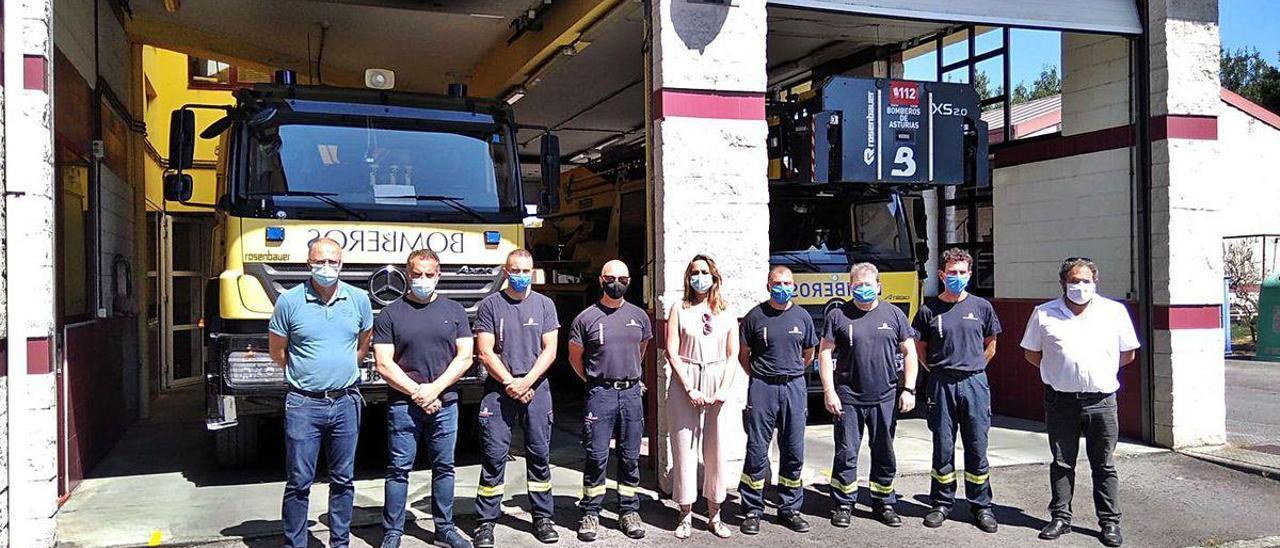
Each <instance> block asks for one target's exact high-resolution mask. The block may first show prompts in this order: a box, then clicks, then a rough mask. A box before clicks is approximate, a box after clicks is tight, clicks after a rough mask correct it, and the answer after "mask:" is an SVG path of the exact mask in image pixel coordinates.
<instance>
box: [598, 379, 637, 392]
mask: <svg viewBox="0 0 1280 548" xmlns="http://www.w3.org/2000/svg"><path fill="white" fill-rule="evenodd" d="M637 384H640V379H591V385H592V386H605V387H608V388H612V389H614V390H626V389H628V388H631V387H633V386H635V385H637Z"/></svg>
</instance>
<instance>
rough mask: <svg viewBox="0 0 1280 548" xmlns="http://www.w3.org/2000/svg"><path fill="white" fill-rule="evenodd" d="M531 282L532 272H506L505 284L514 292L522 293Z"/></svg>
mask: <svg viewBox="0 0 1280 548" xmlns="http://www.w3.org/2000/svg"><path fill="white" fill-rule="evenodd" d="M532 283H533V275H532V274H507V285H509V286H511V290H512V291H515V292H516V293H524V292H525V290H527V289H529V285H530V284H532Z"/></svg>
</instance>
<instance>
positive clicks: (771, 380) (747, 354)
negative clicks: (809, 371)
mask: <svg viewBox="0 0 1280 548" xmlns="http://www.w3.org/2000/svg"><path fill="white" fill-rule="evenodd" d="M768 289H769V300H768V301H766V302H763V303H760V305H759V306H756V307H755V308H753V309H751V311H750V312H748V313H747V315H746V317H745V318H743V320H742V329H741V333H742V335H741V338H742V348H743V349H744V351H743V352H742V353H740V354H739V359H740V360H741V361H742V367H743V369H745V370H746V372H747V374H748V375H750V377H751V383H750V388H749V389H748V392H747V408H746V413H745V415H746V416H745V417H744V422H745V424H746V427H747V455H746V461H745V462H744V464H743V468H742V482H741V483H740V484H739V485H738V492H739V494H741V496H742V510H743V514H744V515H745V516H746V517H745V519H743V521H742V527H741V529H742V532H743V533H744V534H748V535H755V534H758V533H759V532H760V517H761V515H762V514H763V513H764V483H765V479H766V478H765V476H766V475H767V474H768V468H769V444H770V442H772V441H773V431H774V428H775V427H776V428H777V430H778V447H779V449H780V453H781V456H780V459H779V467H778V494H779V496H780V498H781V504H779V506H778V522H779V523H781V524H782V525H783V526H785V527H787V528H788V529H791V530H792V531H795V532H797V533H806V532H808V531H809V523H808V522H806V521H805V520H804V518H802V517H800V506H801V504H803V502H804V483H802V482H801V479H800V473H801V471H802V469H803V468H804V430H805V419H806V418H807V417H808V413H809V410H808V399H809V393H808V385H807V384H806V382H805V377H804V374H805V367H806V365H807V364H808V363H809V362H811V361H812V360H813V348H814V347H815V346H817V344H818V334H817V333H816V332H815V328H814V326H813V318H812V317H810V316H809V313H808V312H806V311H805V310H804V309H803V308H801V307H799V306H796V305H795V304H794V303H792V302H791V298H792V297H793V296H794V295H795V291H796V284H795V280H794V278H793V276H792V274H791V269H789V268H787V267H785V266H775V267H773V269H772V270H770V271H769V281H768Z"/></svg>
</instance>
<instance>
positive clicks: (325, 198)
mask: <svg viewBox="0 0 1280 548" xmlns="http://www.w3.org/2000/svg"><path fill="white" fill-rule="evenodd" d="M337 195H338V193H337V192H312V191H309V190H282V191H274V192H250V193H249V196H259V197H260V196H310V197H312V198H315V199H317V200H320V201H321V202H324V203H326V204H329V205H331V206H333V207H334V208H335V209H338V210H339V211H342V212H344V213H346V214H347V215H350V216H352V217H355V218H357V219H360V220H361V221H367V220H369V218H368V217H366V216H365V214H363V213H360V212H359V211H356V210H354V209H351V208H349V207H347V206H344V205H342V202H339V201H337V200H335V199H333V198H331V196H337Z"/></svg>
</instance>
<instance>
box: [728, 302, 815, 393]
mask: <svg viewBox="0 0 1280 548" xmlns="http://www.w3.org/2000/svg"><path fill="white" fill-rule="evenodd" d="M739 332H740V334H741V338H742V351H743V352H749V353H750V354H748V356H749V357H750V363H751V373H752V374H753V375H765V376H771V377H773V376H798V375H803V374H804V372H805V364H804V351H805V349H807V348H813V347H814V346H817V344H818V333H817V329H816V328H815V327H814V326H813V317H812V316H810V315H809V312H808V311H807V310H805V309H804V308H802V307H800V306H795V305H793V306H791V308H788V309H786V310H778V309H776V308H774V307H773V306H771V305H770V304H769V303H767V302H766V303H761V304H760V305H759V306H757V307H755V308H752V309H751V311H750V312H747V316H746V317H745V318H743V319H742V328H741V329H740V330H739Z"/></svg>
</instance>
